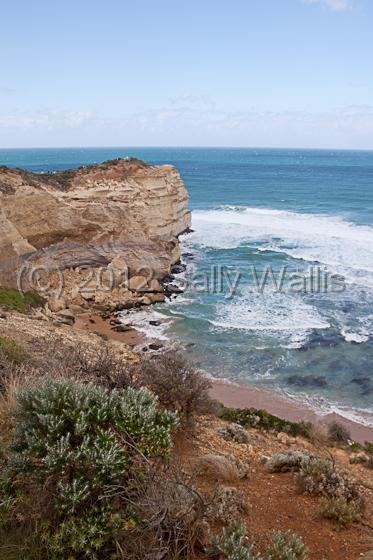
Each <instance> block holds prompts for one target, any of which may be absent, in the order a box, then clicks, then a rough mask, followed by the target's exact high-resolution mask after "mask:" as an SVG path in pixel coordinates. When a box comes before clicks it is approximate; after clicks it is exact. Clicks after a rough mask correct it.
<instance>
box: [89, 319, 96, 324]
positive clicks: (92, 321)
mask: <svg viewBox="0 0 373 560" xmlns="http://www.w3.org/2000/svg"><path fill="white" fill-rule="evenodd" d="M88 321H89V322H90V323H93V324H94V323H95V322H96V321H95V320H94V319H88Z"/></svg>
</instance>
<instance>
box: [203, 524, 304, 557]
mask: <svg viewBox="0 0 373 560" xmlns="http://www.w3.org/2000/svg"><path fill="white" fill-rule="evenodd" d="M212 543H213V547H214V548H213V549H212V552H213V553H215V554H220V557H222V558H225V559H226V560H264V559H265V560H307V559H308V550H307V548H306V547H305V545H304V544H303V542H302V540H301V539H300V538H299V537H298V536H297V535H295V534H294V533H292V532H291V531H287V532H286V533H281V532H275V533H274V535H273V542H272V545H271V546H270V548H269V549H268V550H267V551H266V552H265V553H264V555H263V556H262V555H260V554H256V553H255V552H254V545H253V544H248V543H247V542H246V541H245V529H244V527H243V526H242V525H233V526H230V527H229V528H228V529H223V534H222V536H220V537H213V538H212Z"/></svg>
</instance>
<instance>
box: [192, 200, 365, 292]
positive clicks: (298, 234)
mask: <svg viewBox="0 0 373 560" xmlns="http://www.w3.org/2000/svg"><path fill="white" fill-rule="evenodd" d="M193 228H194V229H195V233H194V234H192V237H191V240H192V241H193V242H194V243H195V244H196V245H197V246H198V245H199V246H201V247H211V248H223V249H228V248H235V247H238V246H240V245H242V244H250V243H252V242H258V241H260V242H262V243H265V245H264V247H263V246H262V247H261V248H262V249H266V250H271V251H276V252H283V253H286V254H288V255H289V256H291V257H293V258H296V259H302V260H305V261H309V262H312V263H314V262H318V263H321V264H324V265H326V266H328V268H329V271H330V272H335V273H338V274H341V275H343V276H344V277H345V278H346V281H347V282H351V283H355V284H358V285H361V286H364V287H366V288H372V289H373V228H372V227H369V226H362V225H356V224H353V223H352V222H348V221H346V220H344V219H343V218H340V217H332V216H324V215H318V214H305V213H297V212H288V211H283V210H274V209H264V208H249V207H247V208H244V207H223V208H220V209H218V210H206V211H195V212H193Z"/></svg>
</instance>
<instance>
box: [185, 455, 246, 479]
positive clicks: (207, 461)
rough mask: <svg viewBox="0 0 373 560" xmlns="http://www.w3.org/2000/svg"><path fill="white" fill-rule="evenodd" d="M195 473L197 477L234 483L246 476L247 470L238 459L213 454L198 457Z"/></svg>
mask: <svg viewBox="0 0 373 560" xmlns="http://www.w3.org/2000/svg"><path fill="white" fill-rule="evenodd" d="M195 471H196V473H197V474H198V475H202V476H205V477H209V478H213V479H215V480H222V481H225V482H236V481H238V480H240V479H241V478H244V477H245V476H246V475H247V469H246V467H245V466H244V465H243V463H242V462H241V461H240V460H239V459H236V458H234V457H225V456H224V455H214V454H213V453H209V454H208V455H203V456H202V457H199V458H198V460H197V461H196V466H195Z"/></svg>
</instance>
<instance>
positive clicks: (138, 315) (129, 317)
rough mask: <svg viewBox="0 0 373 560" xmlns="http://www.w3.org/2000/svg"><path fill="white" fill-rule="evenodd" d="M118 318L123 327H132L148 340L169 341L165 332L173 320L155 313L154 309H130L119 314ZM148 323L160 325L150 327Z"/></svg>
mask: <svg viewBox="0 0 373 560" xmlns="http://www.w3.org/2000/svg"><path fill="white" fill-rule="evenodd" d="M119 318H120V321H121V323H122V324H123V325H131V326H133V327H134V328H135V329H136V330H138V331H140V332H142V333H144V334H145V335H146V337H147V338H149V339H157V340H165V341H166V340H169V338H168V336H167V335H166V331H167V329H168V328H169V326H170V323H172V321H173V319H172V318H170V317H166V316H165V315H163V313H159V312H158V311H155V310H154V308H146V309H131V310H129V311H126V312H122V313H120V315H119ZM150 321H159V323H160V324H159V325H151V324H150Z"/></svg>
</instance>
